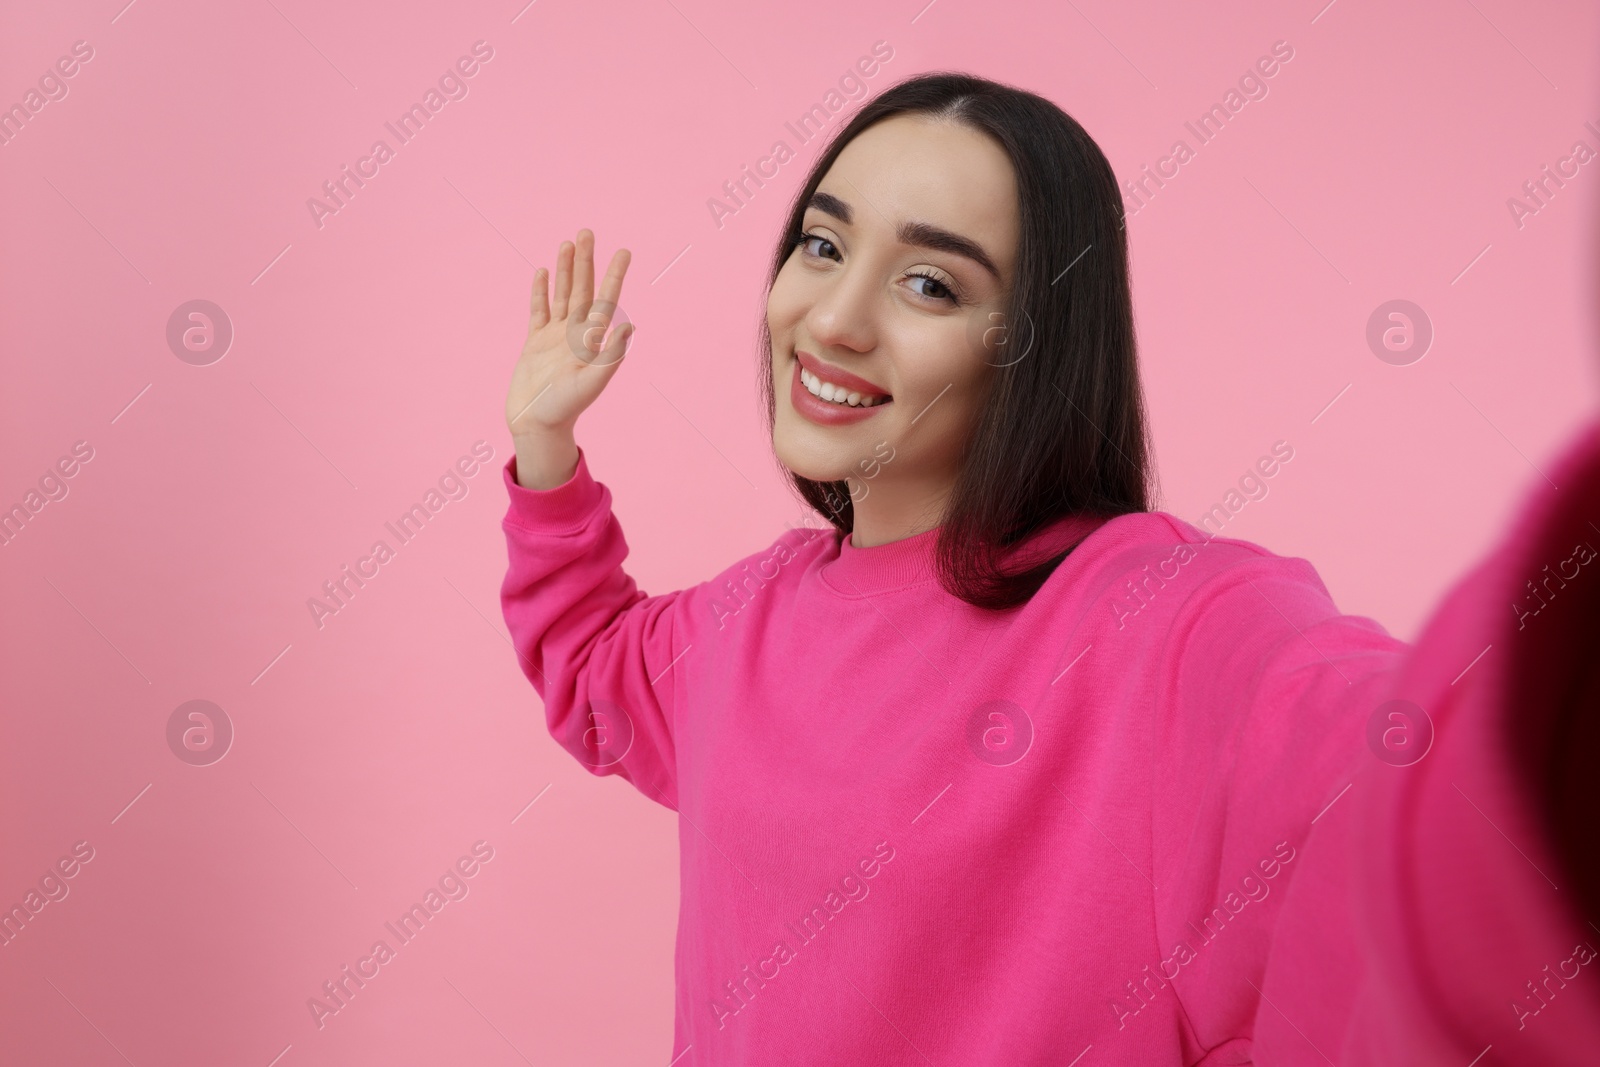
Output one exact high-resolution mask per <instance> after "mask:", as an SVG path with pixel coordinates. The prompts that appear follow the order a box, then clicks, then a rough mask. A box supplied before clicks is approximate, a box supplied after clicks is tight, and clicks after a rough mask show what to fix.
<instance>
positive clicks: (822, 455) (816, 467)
mask: <svg viewBox="0 0 1600 1067" xmlns="http://www.w3.org/2000/svg"><path fill="white" fill-rule="evenodd" d="M772 451H773V453H774V454H775V455H776V456H777V457H778V462H779V463H781V464H783V466H784V469H786V470H788V471H789V472H790V473H792V474H798V475H799V476H800V477H802V478H807V479H810V480H811V481H813V482H837V481H842V480H843V479H844V477H845V475H847V474H850V473H852V472H853V468H852V467H851V464H850V460H849V457H847V456H845V455H844V454H843V452H842V451H841V450H840V449H839V447H838V446H837V445H832V446H827V447H822V448H818V447H815V446H814V445H811V444H809V443H807V442H802V441H796V440H794V439H793V437H792V436H791V435H789V434H786V433H784V432H782V431H781V430H780V431H779V432H777V433H775V434H773V440H772Z"/></svg>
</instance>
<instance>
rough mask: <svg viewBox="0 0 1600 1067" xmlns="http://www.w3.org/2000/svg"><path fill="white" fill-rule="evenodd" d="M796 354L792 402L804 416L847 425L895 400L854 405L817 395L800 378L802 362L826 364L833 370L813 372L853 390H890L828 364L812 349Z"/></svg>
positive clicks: (825, 423)
mask: <svg viewBox="0 0 1600 1067" xmlns="http://www.w3.org/2000/svg"><path fill="white" fill-rule="evenodd" d="M796 357H797V358H796V360H795V366H794V373H793V374H791V375H789V403H791V404H793V405H794V409H795V411H797V412H799V414H800V416H801V417H802V418H804V419H807V420H809V421H811V422H814V423H817V424H818V425H821V426H843V425H846V424H848V423H852V422H860V421H861V420H862V419H870V418H872V416H873V415H875V414H876V413H878V412H879V411H881V410H883V409H884V408H886V407H888V406H889V405H890V404H893V403H894V401H893V400H885V401H883V402H882V403H878V404H874V405H872V406H871V407H869V408H868V407H851V406H850V405H849V404H838V403H835V402H833V401H831V400H824V399H822V398H821V397H820V396H813V395H812V393H811V390H809V389H807V388H806V387H805V384H804V383H803V382H801V381H800V367H801V366H802V365H804V366H805V368H806V370H811V369H812V367H813V366H822V367H824V368H825V369H826V370H827V371H828V372H829V373H828V375H827V376H826V377H825V376H824V375H823V374H822V373H821V372H820V371H813V373H815V374H816V375H817V377H819V378H822V379H823V380H824V381H831V382H833V383H834V384H835V385H842V386H845V387H846V388H849V389H850V390H851V391H852V392H862V393H863V394H864V395H867V396H887V395H888V394H887V393H883V392H881V391H879V390H878V388H877V387H876V386H874V385H873V384H872V383H870V382H867V381H865V380H863V379H861V378H857V377H855V375H853V374H846V373H844V372H843V371H838V370H835V369H833V368H831V367H827V365H826V364H821V363H819V362H818V361H817V359H816V357H815V356H813V355H811V354H810V353H809V352H798V353H796ZM807 361H810V362H807ZM840 379H844V380H843V381H841V380H840ZM855 382H860V383H861V384H862V385H864V386H865V387H866V388H865V389H864V390H861V389H858V388H857V386H856V385H855V384H853V383H855Z"/></svg>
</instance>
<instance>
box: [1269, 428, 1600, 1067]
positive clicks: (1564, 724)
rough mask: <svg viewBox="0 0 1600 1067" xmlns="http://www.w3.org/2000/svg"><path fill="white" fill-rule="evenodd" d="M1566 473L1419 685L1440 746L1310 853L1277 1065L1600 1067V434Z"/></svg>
mask: <svg viewBox="0 0 1600 1067" xmlns="http://www.w3.org/2000/svg"><path fill="white" fill-rule="evenodd" d="M1546 470H1547V478H1546V479H1541V480H1539V481H1536V482H1535V483H1534V491H1533V492H1532V493H1531V494H1530V496H1529V497H1528V498H1526V499H1524V501H1523V502H1522V504H1521V506H1520V507H1519V508H1518V509H1517V511H1516V514H1515V516H1514V518H1513V520H1512V522H1511V523H1510V524H1509V527H1508V529H1507V531H1506V532H1505V534H1504V535H1503V536H1502V537H1501V538H1499V539H1498V544H1496V546H1495V548H1494V549H1493V550H1492V551H1491V552H1490V553H1489V554H1488V555H1487V556H1486V558H1485V559H1484V561H1483V562H1482V563H1481V564H1480V565H1479V566H1477V567H1476V568H1475V569H1473V570H1472V571H1470V572H1469V573H1468V574H1467V575H1465V576H1464V577H1463V578H1462V579H1461V580H1460V581H1459V582H1458V583H1457V584H1456V585H1455V587H1454V588H1453V589H1452V590H1451V591H1450V593H1449V594H1448V595H1447V596H1446V597H1444V598H1443V599H1442V600H1441V601H1440V602H1439V604H1438V605H1437V607H1436V609H1435V611H1434V613H1433V615H1432V616H1431V618H1430V620H1429V621H1428V624H1427V625H1426V626H1425V627H1424V628H1423V631H1422V634H1421V636H1420V638H1419V639H1418V641H1417V644H1416V646H1415V648H1414V649H1412V650H1411V651H1410V652H1409V653H1408V654H1407V656H1406V657H1405V661H1404V663H1403V666H1402V668H1401V670H1400V671H1399V672H1398V674H1397V677H1396V679H1395V683H1394V685H1393V687H1392V691H1391V693H1390V697H1391V698H1392V699H1394V700H1397V701H1405V702H1406V704H1407V705H1408V706H1409V714H1408V715H1407V716H1406V718H1405V719H1403V720H1402V721H1401V722H1402V725H1403V726H1404V727H1405V729H1406V730H1407V731H1408V732H1409V733H1415V734H1418V735H1420V742H1419V743H1418V744H1417V745H1415V746H1414V747H1412V748H1410V749H1409V750H1406V749H1402V750H1401V751H1400V752H1397V753H1389V754H1388V758H1383V757H1381V756H1380V757H1379V758H1368V759H1366V760H1365V761H1364V764H1365V765H1364V766H1363V767H1362V769H1361V770H1360V773H1359V774H1358V776H1357V778H1356V781H1355V783H1354V786H1353V787H1352V788H1351V790H1350V795H1349V797H1347V798H1346V799H1345V800H1344V801H1342V802H1341V804H1340V805H1339V807H1337V808H1335V809H1334V810H1333V811H1332V812H1330V813H1329V816H1328V817H1327V818H1325V819H1323V820H1321V821H1320V822H1319V824H1318V826H1317V827H1316V830H1315V832H1314V833H1313V834H1312V835H1311V837H1310V839H1309V841H1308V842H1307V844H1306V847H1305V850H1304V852H1305V857H1304V861H1303V862H1304V865H1305V866H1304V870H1302V871H1301V872H1300V876H1299V877H1300V881H1299V882H1298V883H1297V884H1296V885H1295V887H1294V891H1293V893H1292V894H1291V895H1290V897H1289V900H1288V904H1287V906H1286V910H1285V913H1284V915H1283V917H1282V920H1281V922H1280V924H1279V930H1278V931H1277V934H1276V937H1275V939H1274V945H1273V950H1272V954H1271V957H1270V959H1269V963H1268V971H1267V980H1266V981H1265V982H1264V983H1262V991H1263V1000H1264V1003H1263V1006H1262V1008H1261V1011H1260V1015H1259V1017H1258V1020H1257V1028H1256V1036H1257V1046H1256V1053H1257V1059H1256V1062H1257V1063H1259V1064H1262V1065H1264V1067H1280V1065H1292V1064H1302V1063H1313V1062H1316V1063H1321V1062H1326V1061H1328V1060H1332V1061H1334V1062H1337V1063H1339V1064H1341V1065H1346V1067H1409V1065H1411V1064H1418V1063H1459V1064H1462V1065H1466V1064H1468V1063H1472V1064H1476V1065H1477V1067H1499V1065H1509V1064H1519V1065H1520V1064H1540V1065H1541V1067H1580V1065H1593V1064H1597V1063H1600V954H1597V949H1596V947H1597V946H1600V927H1596V925H1595V923H1596V922H1597V921H1600V862H1597V861H1596V859H1595V855H1596V853H1595V849H1594V844H1595V827H1596V826H1597V825H1600V787H1597V786H1596V784H1595V783H1596V782H1597V780H1600V779H1597V776H1596V774H1595V766H1596V764H1597V763H1600V668H1597V664H1600V657H1597V655H1596V652H1597V651H1600V421H1593V422H1591V423H1590V425H1589V426H1588V427H1587V429H1586V430H1585V431H1584V432H1582V433H1580V434H1579V436H1578V437H1577V438H1576V439H1575V440H1574V442H1573V443H1572V444H1571V445H1570V446H1569V448H1568V449H1567V451H1566V452H1565V453H1564V454H1563V455H1562V456H1560V457H1559V458H1558V460H1557V461H1556V462H1555V463H1552V464H1549V465H1547V467H1546ZM1558 486H1559V489H1557V487H1558ZM1381 748H1382V746H1381V745H1380V746H1379V749H1374V752H1375V753H1376V752H1378V751H1379V750H1380V749H1381Z"/></svg>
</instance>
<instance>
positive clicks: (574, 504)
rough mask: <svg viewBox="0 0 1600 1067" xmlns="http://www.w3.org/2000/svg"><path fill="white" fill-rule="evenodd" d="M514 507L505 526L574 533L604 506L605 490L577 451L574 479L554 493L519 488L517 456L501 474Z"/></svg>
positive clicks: (534, 530)
mask: <svg viewBox="0 0 1600 1067" xmlns="http://www.w3.org/2000/svg"><path fill="white" fill-rule="evenodd" d="M500 476H501V478H502V479H503V480H504V481H505V485H506V494H507V495H508V496H509V497H510V498H511V504H510V506H509V507H508V508H507V509H506V515H505V519H504V520H503V522H504V523H505V524H507V525H511V526H520V527H522V528H523V529H525V530H531V531H533V532H534V533H553V534H564V533H571V532H573V531H574V530H576V529H578V528H579V527H581V526H583V524H584V523H585V522H587V521H588V519H589V518H590V517H591V516H592V515H593V514H594V513H595V512H596V511H597V510H599V509H600V508H601V507H602V506H603V505H604V504H605V486H603V485H601V484H600V483H599V482H597V481H595V480H594V477H593V476H592V475H591V474H590V473H589V463H588V460H587V459H586V458H585V456H584V454H583V448H582V447H581V446H580V447H579V448H578V467H577V469H576V470H574V471H573V472H572V477H570V478H568V479H567V480H566V481H565V482H562V483H561V484H560V485H558V486H556V487H555V488H554V489H529V488H527V487H526V486H523V485H518V484H517V455H516V453H515V452H513V453H512V454H511V457H510V458H509V459H507V460H506V463H505V466H504V467H502V468H501V470H500Z"/></svg>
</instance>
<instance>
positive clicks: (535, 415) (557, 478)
mask: <svg viewBox="0 0 1600 1067" xmlns="http://www.w3.org/2000/svg"><path fill="white" fill-rule="evenodd" d="M631 258H632V253H630V252H629V251H628V250H627V249H626V248H623V249H619V250H618V251H617V253H616V254H615V255H613V256H612V257H611V265H610V266H609V267H608V268H607V269H606V275H605V278H604V279H602V281H601V283H600V293H599V297H598V299H596V297H595V291H594V232H593V231H591V230H589V229H587V228H586V229H582V230H579V231H578V239H577V243H576V245H574V244H573V242H570V241H563V242H562V243H561V248H560V249H559V251H558V252H557V253H556V284H555V293H554V296H553V298H552V296H551V295H550V294H549V293H548V292H547V290H546V283H547V278H548V272H547V271H546V270H545V269H544V268H542V267H541V268H540V269H539V270H538V271H536V272H535V273H534V278H533V294H532V298H531V300H530V304H529V316H528V339H527V340H526V341H525V342H523V345H522V355H521V356H520V357H519V358H518V359H517V366H516V369H515V370H514V371H513V372H512V376H511V388H510V390H509V391H508V392H507V394H506V426H507V428H508V429H510V431H511V437H512V441H513V443H514V444H515V447H516V452H517V468H518V470H517V475H518V481H519V482H520V483H521V484H522V485H524V486H526V487H528V488H539V489H543V488H553V487H554V486H556V485H559V484H561V483H562V482H564V481H566V479H567V477H570V476H571V473H572V470H573V468H574V467H575V466H576V463H577V446H576V443H575V442H574V440H573V427H574V426H575V425H576V424H577V421H578V416H579V415H581V414H582V413H583V411H584V410H585V409H586V408H588V406H589V405H590V404H592V403H594V400H595V398H596V397H598V396H599V395H600V392H601V390H603V389H604V388H605V387H606V383H607V382H609V381H610V380H611V376H612V375H613V374H615V373H616V371H617V367H618V366H619V365H620V364H621V362H622V359H623V356H624V355H625V354H626V351H627V345H628V341H629V340H630V339H631V338H632V336H633V326H632V324H624V325H622V326H620V327H618V328H617V329H615V330H611V333H610V336H609V337H607V336H606V332H607V330H608V329H610V327H611V319H612V316H613V314H614V313H615V312H616V309H617V305H618V301H619V300H620V298H621V296H622V280H623V278H624V276H626V274H627V273H628V263H629V261H630V260H631Z"/></svg>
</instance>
